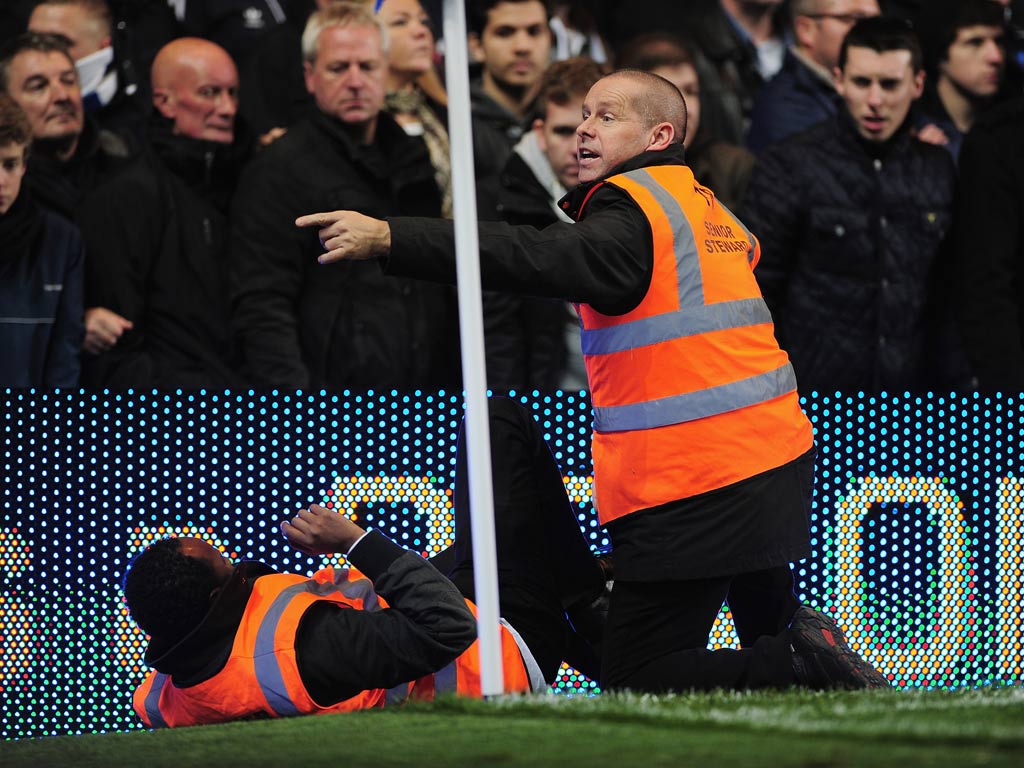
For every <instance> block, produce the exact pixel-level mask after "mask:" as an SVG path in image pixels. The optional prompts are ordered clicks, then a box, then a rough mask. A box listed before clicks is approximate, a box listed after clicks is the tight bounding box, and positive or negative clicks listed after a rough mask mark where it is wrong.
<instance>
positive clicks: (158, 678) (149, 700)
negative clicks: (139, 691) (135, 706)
mask: <svg viewBox="0 0 1024 768" xmlns="http://www.w3.org/2000/svg"><path fill="white" fill-rule="evenodd" d="M169 682H170V679H169V678H168V677H167V675H165V674H163V673H162V672H157V673H156V675H154V676H153V685H152V686H150V688H149V693H148V694H146V703H145V705H144V706H145V708H146V715H147V716H148V717H149V722H150V723H151V724H152V726H153V727H154V728H166V727H167V721H166V720H164V716H163V714H161V712H160V694H161V693H162V692H163V690H164V685H166V684H168V683H169Z"/></svg>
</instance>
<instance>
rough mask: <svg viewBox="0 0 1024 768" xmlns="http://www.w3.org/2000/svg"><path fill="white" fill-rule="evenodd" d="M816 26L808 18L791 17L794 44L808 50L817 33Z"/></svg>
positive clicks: (812, 20)
mask: <svg viewBox="0 0 1024 768" xmlns="http://www.w3.org/2000/svg"><path fill="white" fill-rule="evenodd" d="M817 26H818V25H817V24H815V22H814V19H812V18H811V17H810V16H794V17H793V37H794V38H796V42H797V43H798V44H799V45H802V46H804V47H805V48H810V47H811V46H812V45H814V42H815V38H816V37H817V35H815V32H816V31H817Z"/></svg>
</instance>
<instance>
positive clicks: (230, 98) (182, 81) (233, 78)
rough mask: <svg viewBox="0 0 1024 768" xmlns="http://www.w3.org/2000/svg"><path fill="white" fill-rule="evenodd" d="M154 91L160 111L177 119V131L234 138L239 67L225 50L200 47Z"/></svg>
mask: <svg viewBox="0 0 1024 768" xmlns="http://www.w3.org/2000/svg"><path fill="white" fill-rule="evenodd" d="M154 95H155V98H156V103H157V108H158V109H159V110H160V112H161V113H163V115H164V116H165V117H168V118H170V119H171V120H173V121H174V133H176V134H178V135H180V136H188V137H190V138H193V139H203V140H204V141H216V142H219V143H221V144H230V143H231V142H232V141H234V139H235V115H236V114H237V113H238V70H237V69H236V68H235V63H234V61H232V59H231V57H230V56H229V55H228V54H227V53H226V52H225V51H222V50H219V49H216V48H204V49H202V50H199V51H196V52H195V53H194V55H190V56H189V57H188V59H187V60H183V61H181V62H180V64H179V66H177V67H176V68H175V69H174V70H173V74H172V77H171V79H170V81H169V83H168V86H167V87H166V88H164V89H160V91H159V92H158V93H156V94H154Z"/></svg>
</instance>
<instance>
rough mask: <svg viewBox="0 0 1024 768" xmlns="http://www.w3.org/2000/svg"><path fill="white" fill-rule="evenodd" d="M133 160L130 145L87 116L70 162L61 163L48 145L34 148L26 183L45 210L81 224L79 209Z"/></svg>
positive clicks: (38, 143) (34, 146)
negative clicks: (93, 192)
mask: <svg viewBox="0 0 1024 768" xmlns="http://www.w3.org/2000/svg"><path fill="white" fill-rule="evenodd" d="M130 160H131V150H130V148H129V146H128V144H126V143H125V141H124V140H123V139H121V138H120V137H119V136H116V135H114V134H113V133H111V132H110V131H106V130H103V129H101V128H100V127H99V125H98V124H97V123H96V121H95V119H94V118H93V117H91V116H88V115H87V116H86V118H85V127H84V129H83V130H82V135H81V136H80V137H79V139H78V147H77V148H76V149H75V153H74V154H73V155H72V156H71V157H70V158H69V159H68V160H66V161H63V162H62V161H61V160H58V159H57V157H56V156H55V155H54V154H53V153H52V152H51V151H49V149H48V148H47V147H45V142H44V145H43V146H41V145H40V142H38V141H37V142H36V143H35V144H34V145H33V150H32V154H31V155H29V160H28V172H27V173H26V174H25V184H26V186H27V187H28V188H29V189H30V190H31V191H32V194H33V196H34V197H35V199H36V200H37V201H38V202H39V204H40V205H42V206H43V207H44V208H49V209H50V210H53V211H56V212H57V213H59V214H61V215H62V216H65V217H66V218H68V219H71V220H72V221H75V222H77V223H81V222H80V221H79V219H78V213H79V211H78V206H79V205H81V203H82V200H83V199H84V198H85V196H86V195H88V194H89V193H91V192H92V191H93V190H94V189H96V187H98V186H100V185H101V184H103V183H105V182H107V181H109V180H110V179H112V178H113V177H114V176H116V175H117V174H118V173H119V172H120V171H121V170H122V169H123V168H124V167H125V166H126V165H127V164H128V163H129V162H130Z"/></svg>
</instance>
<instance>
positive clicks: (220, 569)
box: [178, 536, 235, 586]
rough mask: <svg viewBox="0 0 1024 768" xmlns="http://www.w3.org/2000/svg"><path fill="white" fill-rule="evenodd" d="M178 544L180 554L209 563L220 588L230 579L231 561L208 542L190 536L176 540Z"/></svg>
mask: <svg viewBox="0 0 1024 768" xmlns="http://www.w3.org/2000/svg"><path fill="white" fill-rule="evenodd" d="M178 542H179V543H180V546H181V554H183V555H187V556H188V557H191V558H194V559H196V560H202V561H203V562H206V563H209V565H210V567H211V568H213V573H214V576H215V577H216V580H217V584H219V585H220V586H223V585H224V584H226V583H227V581H228V579H230V578H231V574H233V573H234V572H235V566H234V565H232V564H231V561H230V560H228V559H227V558H226V557H224V555H222V554H221V552H220V550H219V549H215V548H214V547H213V546H212V545H211V544H209V543H208V542H206V541H203V540H202V539H196V538H193V537H191V536H182V537H181V538H180V539H178Z"/></svg>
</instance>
